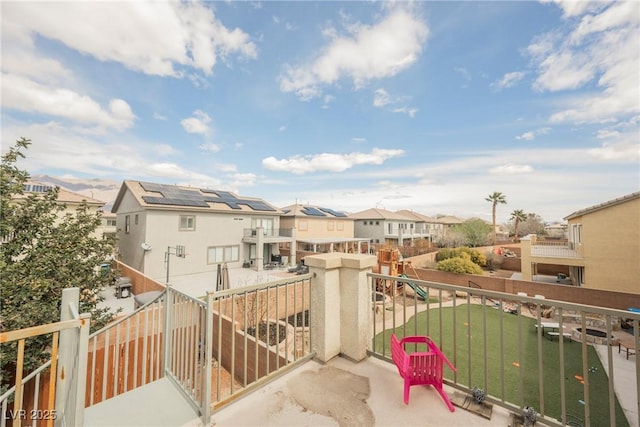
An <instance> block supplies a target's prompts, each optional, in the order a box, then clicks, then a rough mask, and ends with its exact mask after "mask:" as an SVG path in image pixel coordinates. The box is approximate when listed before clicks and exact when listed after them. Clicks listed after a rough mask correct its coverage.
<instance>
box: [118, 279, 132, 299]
mask: <svg viewBox="0 0 640 427" xmlns="http://www.w3.org/2000/svg"><path fill="white" fill-rule="evenodd" d="M131 287H132V285H131V279H129V278H128V277H120V278H118V279H117V280H116V283H115V288H116V298H117V299H121V298H129V297H130V296H131Z"/></svg>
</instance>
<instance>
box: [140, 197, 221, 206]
mask: <svg viewBox="0 0 640 427" xmlns="http://www.w3.org/2000/svg"><path fill="white" fill-rule="evenodd" d="M142 200H144V201H145V202H147V203H149V204H151V205H171V206H193V207H198V208H208V207H209V205H208V204H207V203H206V202H205V201H204V200H193V199H176V198H169V197H155V196H142Z"/></svg>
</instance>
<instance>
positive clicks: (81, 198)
mask: <svg viewBox="0 0 640 427" xmlns="http://www.w3.org/2000/svg"><path fill="white" fill-rule="evenodd" d="M54 188H56V186H53V185H49V184H45V183H42V182H38V181H28V182H27V183H26V184H25V185H24V188H23V191H24V193H23V194H22V195H17V196H16V197H14V198H13V201H15V202H20V200H21V199H25V198H27V197H28V196H29V195H32V194H45V193H47V192H49V191H52V190H53V189H54ZM56 202H57V203H58V204H59V205H62V206H64V209H63V210H61V211H60V212H57V213H56V214H57V215H58V216H59V217H60V218H62V217H64V216H65V215H67V214H70V215H75V213H76V210H77V209H78V208H79V207H80V205H82V204H83V203H84V204H86V205H87V208H88V210H89V213H92V214H95V213H96V212H101V213H102V212H103V211H102V210H101V209H102V207H103V206H104V205H105V204H106V203H105V202H103V201H101V200H97V199H94V198H92V197H88V196H85V195H84V194H80V193H76V192H73V191H70V190H67V189H65V188H62V187H58V197H57V198H56ZM102 224H105V221H102ZM102 224H101V225H100V226H99V227H98V228H97V229H96V231H95V237H102V236H105V235H106V234H109V233H110V232H113V231H115V227H114V228H113V229H109V228H108V227H106V226H103V225H102Z"/></svg>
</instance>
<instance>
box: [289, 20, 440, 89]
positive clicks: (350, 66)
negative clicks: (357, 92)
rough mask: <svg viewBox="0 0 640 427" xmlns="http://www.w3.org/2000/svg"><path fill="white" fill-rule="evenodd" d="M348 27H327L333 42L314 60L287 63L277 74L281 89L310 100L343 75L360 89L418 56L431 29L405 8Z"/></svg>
mask: <svg viewBox="0 0 640 427" xmlns="http://www.w3.org/2000/svg"><path fill="white" fill-rule="evenodd" d="M348 30H349V34H348V35H347V36H342V37H340V36H338V31H337V29H335V28H331V29H328V30H327V31H325V32H324V34H325V35H327V36H328V37H331V40H330V43H329V44H328V45H327V46H325V47H324V48H323V49H322V51H321V52H320V53H319V54H317V55H316V57H315V59H314V60H312V61H311V62H310V63H308V64H305V65H301V66H291V65H288V64H287V65H285V69H284V72H283V73H282V74H281V75H280V76H279V78H278V81H279V84H280V90H282V91H283V92H293V93H295V94H296V95H297V96H298V97H299V98H300V99H302V100H310V99H312V98H315V97H318V96H320V95H321V94H322V90H323V87H325V86H327V85H331V84H334V83H336V82H337V81H338V80H340V79H342V78H348V79H350V80H352V82H353V85H354V87H355V89H360V88H362V87H364V86H365V85H366V84H367V83H368V82H369V81H371V80H377V79H382V78H387V77H392V76H394V75H396V74H398V73H399V72H401V71H403V70H404V69H406V68H408V67H409V66H411V64H413V63H414V62H415V61H416V60H417V58H418V55H419V54H420V53H421V52H422V49H423V45H424V43H425V42H426V40H427V36H428V33H429V31H428V28H427V26H426V25H425V24H424V23H423V22H422V21H421V20H419V19H418V18H417V17H416V16H414V15H412V14H411V13H410V12H409V11H408V10H405V9H397V10H395V11H392V12H391V13H389V14H388V15H387V16H385V17H384V19H382V20H381V21H380V22H378V23H376V24H375V25H371V26H369V25H364V24H354V25H350V26H349V29H348Z"/></svg>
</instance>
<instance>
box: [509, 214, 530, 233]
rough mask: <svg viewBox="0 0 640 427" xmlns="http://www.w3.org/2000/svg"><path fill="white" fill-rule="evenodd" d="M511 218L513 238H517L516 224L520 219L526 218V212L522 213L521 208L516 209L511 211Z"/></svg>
mask: <svg viewBox="0 0 640 427" xmlns="http://www.w3.org/2000/svg"><path fill="white" fill-rule="evenodd" d="M511 219H512V220H513V221H514V233H513V234H514V235H515V239H516V240H518V226H519V225H520V223H521V222H522V221H526V220H527V214H525V213H524V211H523V210H522V209H516V210H514V211H513V212H511Z"/></svg>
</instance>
